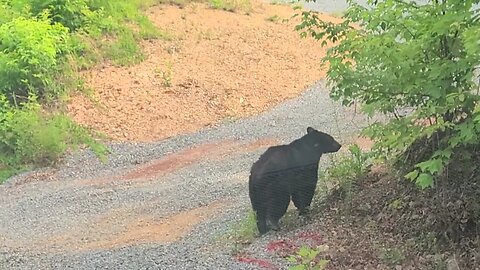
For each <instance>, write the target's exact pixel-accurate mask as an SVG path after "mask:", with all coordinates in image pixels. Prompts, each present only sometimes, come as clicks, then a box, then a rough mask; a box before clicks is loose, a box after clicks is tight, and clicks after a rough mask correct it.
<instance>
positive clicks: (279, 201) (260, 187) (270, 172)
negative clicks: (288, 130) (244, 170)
mask: <svg viewBox="0 0 480 270" xmlns="http://www.w3.org/2000/svg"><path fill="white" fill-rule="evenodd" d="M341 147H342V146H341V145H340V144H339V143H338V142H337V141H335V139H334V138H333V137H332V136H330V135H328V134H326V133H323V132H320V131H318V130H315V129H314V128H312V127H308V128H307V134H306V135H304V136H303V137H301V138H300V139H297V140H295V141H293V142H291V143H290V144H288V145H278V146H272V147H270V148H268V149H267V151H265V153H263V154H262V155H261V156H260V158H259V159H258V161H257V162H255V163H254V164H253V165H252V168H251V170H250V179H249V182H248V186H249V195H250V201H251V203H252V207H253V210H254V211H255V213H256V218H257V228H258V231H259V232H260V234H264V233H266V232H267V231H268V230H269V229H273V230H278V229H279V227H278V221H279V220H280V218H281V217H282V216H283V215H284V214H285V213H286V211H287V207H288V205H289V204H290V198H291V199H292V201H293V203H294V205H295V207H296V208H297V209H298V210H299V213H300V214H301V215H302V214H305V213H307V211H308V208H309V206H310V203H311V202H312V198H313V194H314V193H315V188H316V186H317V181H318V163H319V161H320V157H321V156H322V154H324V153H333V152H337V151H338V150H340V148H341Z"/></svg>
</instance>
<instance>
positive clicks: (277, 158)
mask: <svg viewBox="0 0 480 270" xmlns="http://www.w3.org/2000/svg"><path fill="white" fill-rule="evenodd" d="M293 158H294V149H293V148H292V146H291V145H277V146H272V147H269V148H268V149H267V151H265V153H263V154H262V155H261V156H260V158H259V159H258V161H257V162H255V163H254V164H253V165H252V168H251V170H250V173H251V175H252V176H256V175H265V174H268V173H280V172H283V171H285V170H288V169H289V168H290V167H291V165H292V163H294V160H293Z"/></svg>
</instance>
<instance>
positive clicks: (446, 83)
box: [297, 0, 480, 188]
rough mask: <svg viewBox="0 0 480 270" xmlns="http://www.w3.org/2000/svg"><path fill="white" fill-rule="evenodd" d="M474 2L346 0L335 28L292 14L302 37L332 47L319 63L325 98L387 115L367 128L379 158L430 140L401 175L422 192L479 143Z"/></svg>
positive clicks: (478, 38) (479, 23)
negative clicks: (459, 152) (455, 157)
mask: <svg viewBox="0 0 480 270" xmlns="http://www.w3.org/2000/svg"><path fill="white" fill-rule="evenodd" d="M417 2H420V1H417ZM479 2H480V0H429V1H422V3H421V4H420V3H415V2H413V1H411V2H410V1H406V0H383V1H382V0H369V1H368V6H367V7H363V6H360V5H358V4H355V3H354V2H353V1H352V0H348V3H349V8H348V10H347V12H346V13H345V14H344V16H343V19H344V21H343V22H342V23H341V24H333V23H329V22H324V21H321V20H320V19H319V17H318V16H317V14H316V13H315V12H311V11H304V12H302V13H301V14H299V15H300V16H302V23H301V24H300V25H298V26H297V30H299V31H301V35H303V36H312V37H314V38H316V39H326V40H329V41H331V42H334V46H333V47H332V48H330V49H329V50H328V53H327V55H326V57H325V58H324V59H323V63H325V64H328V65H329V68H328V73H327V78H328V82H329V84H330V86H331V89H332V90H331V97H332V98H334V99H336V100H341V101H342V102H343V104H344V105H351V104H352V103H354V102H358V103H360V104H361V105H362V109H363V111H364V112H366V113H367V114H368V115H370V116H373V115H374V114H375V113H383V114H388V115H391V116H392V118H391V120H390V121H388V122H387V123H385V124H382V123H376V124H374V125H371V126H370V127H369V128H368V129H367V130H366V134H367V135H369V136H370V137H371V138H373V139H374V140H375V141H376V148H377V150H379V152H380V153H382V155H383V156H384V157H386V156H390V155H393V156H395V157H398V156H399V154H402V153H405V151H406V150H407V149H408V148H409V147H411V146H412V144H414V143H415V142H418V141H420V140H424V141H427V142H429V143H428V147H422V151H423V152H422V153H417V156H419V158H418V159H414V161H415V163H416V165H415V166H414V167H413V169H412V171H410V172H409V173H408V174H407V175H406V178H408V179H411V180H413V181H415V182H416V183H417V184H418V185H419V186H421V187H422V188H425V187H429V186H433V185H434V178H435V176H439V175H441V174H442V172H443V170H444V168H445V167H446V166H447V165H448V164H449V162H450V160H451V157H452V153H453V152H454V151H455V150H456V149H458V148H460V147H465V146H466V147H467V148H468V147H470V149H473V148H472V147H474V146H475V147H476V146H477V145H478V144H479V139H480V106H479V95H478V91H479V84H478V69H479V63H480V13H479V6H478V5H479ZM322 45H326V41H324V42H322ZM402 108H409V109H410V110H411V113H408V114H407V115H403V116H402V115H401V114H400V113H399V109H402Z"/></svg>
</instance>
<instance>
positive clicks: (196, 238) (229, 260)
mask: <svg viewBox="0 0 480 270" xmlns="http://www.w3.org/2000/svg"><path fill="white" fill-rule="evenodd" d="M365 124H366V120H365V119H364V118H363V117H362V116H361V115H359V114H357V113H355V112H354V109H353V108H343V107H341V106H339V104H336V103H334V102H332V101H331V100H330V99H329V97H328V91H327V90H326V89H325V86H324V83H323V82H318V83H317V84H316V85H314V86H313V87H311V88H310V89H308V90H307V91H306V92H305V93H304V94H303V95H301V96H300V97H298V98H295V99H292V100H289V101H286V102H284V103H283V104H281V105H279V106H277V107H275V108H274V109H272V110H270V111H268V112H266V113H263V114H261V115H258V116H255V117H251V118H247V119H240V120H237V121H233V122H225V123H221V124H219V125H218V126H215V127H212V128H206V129H202V130H200V131H198V132H195V133H191V134H185V135H181V136H178V137H174V138H170V139H167V140H163V141H160V142H156V143H148V144H127V143H122V144H112V145H111V146H110V149H111V156H110V158H109V161H108V162H107V163H106V164H102V163H100V162H99V161H98V160H97V159H96V158H95V157H94V155H93V154H92V153H91V152H90V151H82V152H80V153H76V154H73V155H71V156H69V157H67V158H65V160H64V162H63V163H62V164H61V165H59V167H58V168H56V169H55V171H56V174H55V175H53V176H50V177H45V176H42V174H37V175H35V174H33V175H32V173H27V174H24V175H21V176H17V177H13V178H11V179H10V180H9V181H8V182H7V183H6V184H4V185H3V186H0V205H1V208H0V268H3V269H256V266H254V265H251V264H245V263H239V262H237V261H236V260H235V259H234V258H233V257H232V255H231V248H229V247H226V246H225V245H224V244H225V243H227V242H225V241H219V238H221V237H222V236H224V235H225V234H227V233H228V232H229V231H230V230H231V228H232V227H233V226H234V225H236V224H238V222H239V221H240V220H242V219H243V218H244V217H245V216H246V213H247V211H248V210H249V209H250V204H249V199H248V188H247V180H248V171H249V169H250V166H251V164H252V163H253V162H254V161H255V160H256V159H257V158H258V156H259V155H260V154H261V153H262V152H263V151H265V147H261V148H259V149H257V150H255V151H238V152H233V153H229V154H228V155H227V156H223V157H222V158H213V157H209V156H208V155H206V156H205V157H203V158H201V159H200V160H198V161H196V162H193V163H191V164H189V165H188V166H185V167H183V168H180V169H178V170H175V171H173V172H171V173H168V174H165V175H162V176H157V177H155V178H154V179H151V180H148V181H147V180H144V181H140V182H136V181H135V180H129V181H125V180H121V179H120V177H119V175H121V174H122V173H123V172H127V171H129V170H130V169H132V168H135V166H138V164H144V163H146V162H149V161H152V160H156V159H160V158H162V157H165V156H166V155H168V154H169V153H175V152H178V151H181V150H184V149H188V148H191V147H193V146H195V145H201V144H204V143H212V142H218V141H224V140H226V139H234V140H236V141H239V142H252V141H255V140H258V139H263V138H275V139H277V140H279V141H280V142H283V143H288V142H290V141H292V140H293V139H296V138H298V137H300V136H302V135H303V134H304V133H305V132H306V128H307V126H313V127H315V128H317V129H319V130H322V131H325V132H328V133H330V134H332V135H333V136H335V137H337V138H339V140H340V141H343V142H344V143H345V142H347V141H349V140H350V139H351V138H352V137H353V136H355V134H356V133H357V132H358V130H359V128H361V127H362V126H364V125H365ZM239 150H241V149H239ZM325 163H326V159H325V158H322V160H321V164H322V165H324V164H325ZM47 172H48V170H47ZM100 177H101V178H103V179H104V180H105V182H102V183H101V184H95V185H93V184H92V183H95V181H96V180H95V179H98V178H100ZM218 201H228V203H226V205H225V206H223V207H221V210H219V211H217V212H216V214H215V215H214V216H212V217H210V218H209V219H207V220H205V221H203V222H201V223H199V224H198V225H197V226H195V227H194V228H193V229H192V230H191V231H190V232H189V233H188V234H187V235H186V236H184V237H183V238H181V239H180V240H179V241H177V242H173V243H170V244H166V243H159V241H150V242H148V241H147V243H144V244H131V245H120V246H116V247H114V248H84V249H81V250H76V249H75V247H76V245H78V243H81V242H79V241H80V240H78V239H79V238H81V239H83V240H82V241H85V243H90V242H93V243H95V241H96V240H98V239H104V238H105V237H106V235H107V236H108V235H109V234H111V235H113V236H115V233H114V232H117V233H118V232H119V231H120V232H121V231H122V230H125V228H126V227H125V226H126V225H125V224H127V223H126V221H127V220H130V219H131V220H140V219H141V218H142V217H145V216H146V217H150V218H153V219H154V220H159V219H162V218H165V217H168V216H171V215H174V214H178V213H181V212H182V211H186V210H189V209H194V208H197V207H200V206H205V205H209V204H211V203H213V202H218ZM115 213H118V215H117V216H114V217H112V219H109V220H108V222H109V223H108V224H109V226H110V227H109V228H110V229H109V230H111V231H108V230H107V231H98V230H96V229H95V228H97V227H96V225H97V223H98V222H99V221H98V220H99V217H106V216H109V215H112V214H115ZM284 233H285V232H280V233H276V234H275V233H272V234H269V235H267V236H265V237H262V238H261V239H259V240H258V241H256V243H254V244H253V245H251V246H250V247H249V251H250V252H258V253H259V256H266V257H267V258H268V257H272V256H273V255H272V254H268V253H266V251H265V248H264V247H265V243H267V242H268V241H270V240H272V239H275V238H278V237H281V236H282V234H284ZM72 235H73V236H74V238H72V239H70V238H68V237H67V238H65V236H70V237H71V236H72ZM62 237H63V238H62ZM65 239H66V240H65ZM113 240H115V239H113ZM271 259H272V260H274V261H275V262H277V263H278V265H279V266H282V267H285V262H284V261H283V259H280V258H271Z"/></svg>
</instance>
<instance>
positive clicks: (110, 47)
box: [104, 31, 145, 66]
mask: <svg viewBox="0 0 480 270" xmlns="http://www.w3.org/2000/svg"><path fill="white" fill-rule="evenodd" d="M104 52H105V54H106V56H107V58H108V59H110V60H112V62H113V63H114V64H116V65H120V66H128V65H134V64H138V63H140V62H142V61H143V60H145V54H144V53H143V52H142V50H141V48H140V46H139V45H138V43H137V41H136V39H135V37H134V36H133V33H132V32H129V31H125V32H123V33H121V34H120V35H119V36H118V37H117V38H116V40H115V41H113V42H109V43H107V45H106V46H105V49H104Z"/></svg>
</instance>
